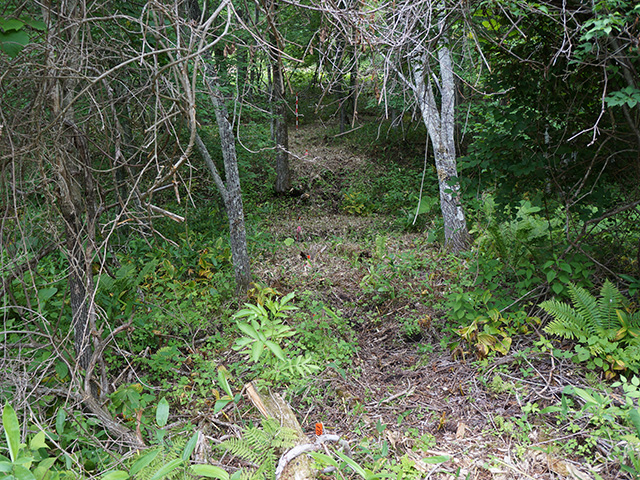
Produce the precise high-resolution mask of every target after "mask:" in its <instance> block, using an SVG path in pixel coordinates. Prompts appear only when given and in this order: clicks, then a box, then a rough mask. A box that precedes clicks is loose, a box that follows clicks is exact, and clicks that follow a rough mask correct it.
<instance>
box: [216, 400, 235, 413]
mask: <svg viewBox="0 0 640 480" xmlns="http://www.w3.org/2000/svg"><path fill="white" fill-rule="evenodd" d="M232 401H233V400H232V399H230V398H227V397H223V398H221V399H220V400H217V401H216V403H215V405H214V406H213V413H214V415H215V414H216V413H218V412H219V411H220V410H222V409H223V408H224V407H226V406H227V405H229V404H230V403H231V402H232Z"/></svg>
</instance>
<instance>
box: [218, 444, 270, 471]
mask: <svg viewBox="0 0 640 480" xmlns="http://www.w3.org/2000/svg"><path fill="white" fill-rule="evenodd" d="M220 446H221V447H222V448H224V449H226V450H228V451H229V452H231V453H232V454H233V455H235V456H236V457H240V458H242V459H243V460H247V461H249V462H251V463H255V464H257V465H259V464H260V461H261V459H262V456H263V455H262V454H263V452H262V451H260V449H258V448H254V447H252V446H251V445H250V444H249V443H248V442H247V441H246V440H245V439H244V438H230V439H228V440H225V441H224V442H222V443H221V444H220Z"/></svg>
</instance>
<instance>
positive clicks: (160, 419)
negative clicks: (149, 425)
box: [156, 397, 169, 427]
mask: <svg viewBox="0 0 640 480" xmlns="http://www.w3.org/2000/svg"><path fill="white" fill-rule="evenodd" d="M168 419H169V402H167V399H166V398H165V397H162V399H161V400H160V401H159V402H158V407H157V408H156V423H157V424H158V426H160V427H164V426H165V425H166V424H167V420H168Z"/></svg>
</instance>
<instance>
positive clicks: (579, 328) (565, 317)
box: [540, 300, 590, 339]
mask: <svg viewBox="0 0 640 480" xmlns="http://www.w3.org/2000/svg"><path fill="white" fill-rule="evenodd" d="M540 307H541V308H542V309H543V310H544V311H545V312H547V313H548V314H550V315H551V316H552V317H553V318H554V320H552V321H551V322H549V324H548V325H547V326H546V327H545V328H544V331H545V332H546V333H549V334H551V335H558V336H560V337H563V338H568V339H574V338H576V339H577V338H579V337H589V336H590V330H589V328H588V327H587V325H586V323H587V322H586V321H585V319H584V318H583V317H582V316H581V315H580V314H579V313H578V312H577V311H576V310H575V309H574V308H573V307H572V306H571V305H568V304H566V303H564V302H560V301H558V300H547V301H546V302H542V303H541V304H540Z"/></svg>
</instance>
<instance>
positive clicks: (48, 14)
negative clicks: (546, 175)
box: [43, 0, 97, 368]
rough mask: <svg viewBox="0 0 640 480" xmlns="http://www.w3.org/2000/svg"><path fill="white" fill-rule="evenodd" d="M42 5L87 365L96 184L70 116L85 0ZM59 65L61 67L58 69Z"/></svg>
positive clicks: (72, 276) (77, 338)
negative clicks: (46, 31)
mask: <svg viewBox="0 0 640 480" xmlns="http://www.w3.org/2000/svg"><path fill="white" fill-rule="evenodd" d="M60 8H61V10H60V11H55V3H53V2H48V3H46V4H44V5H43V16H44V18H45V20H46V21H47V23H48V31H49V34H48V38H47V41H48V44H49V52H50V54H49V56H48V58H47V68H48V70H49V78H50V80H49V83H48V85H47V87H46V88H47V91H48V93H49V98H50V102H51V103H50V105H51V111H52V113H53V118H54V122H56V123H57V132H58V142H57V145H56V148H55V152H54V153H53V157H54V159H55V160H54V163H55V169H56V174H57V189H56V191H55V193H54V195H55V197H56V203H57V205H58V208H59V210H60V214H61V216H62V219H63V220H64V225H65V236H66V242H65V243H66V256H67V259H68V261H69V299H70V303H71V312H72V328H73V331H74V345H75V352H76V355H77V361H78V365H79V366H80V367H81V368H87V366H88V365H89V361H90V359H91V355H92V349H91V343H90V333H91V330H92V329H93V328H95V319H96V312H95V306H94V300H93V297H94V293H95V287H94V284H93V276H92V272H91V261H92V258H93V253H94V248H95V224H96V215H97V214H96V206H95V195H94V190H95V185H94V180H93V176H92V173H91V160H90V155H89V149H88V145H87V140H86V137H85V136H84V134H83V133H82V132H81V131H80V129H79V128H78V126H77V125H76V122H75V113H74V106H73V104H72V101H73V97H74V96H75V86H76V81H75V80H74V79H73V78H74V75H69V74H68V72H77V71H78V67H79V65H80V60H81V59H80V50H81V46H80V42H79V29H80V25H81V19H82V13H83V11H84V4H83V3H82V2H80V1H77V0H76V1H69V2H64V3H62V4H60ZM63 69H64V72H62V71H61V70H63Z"/></svg>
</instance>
